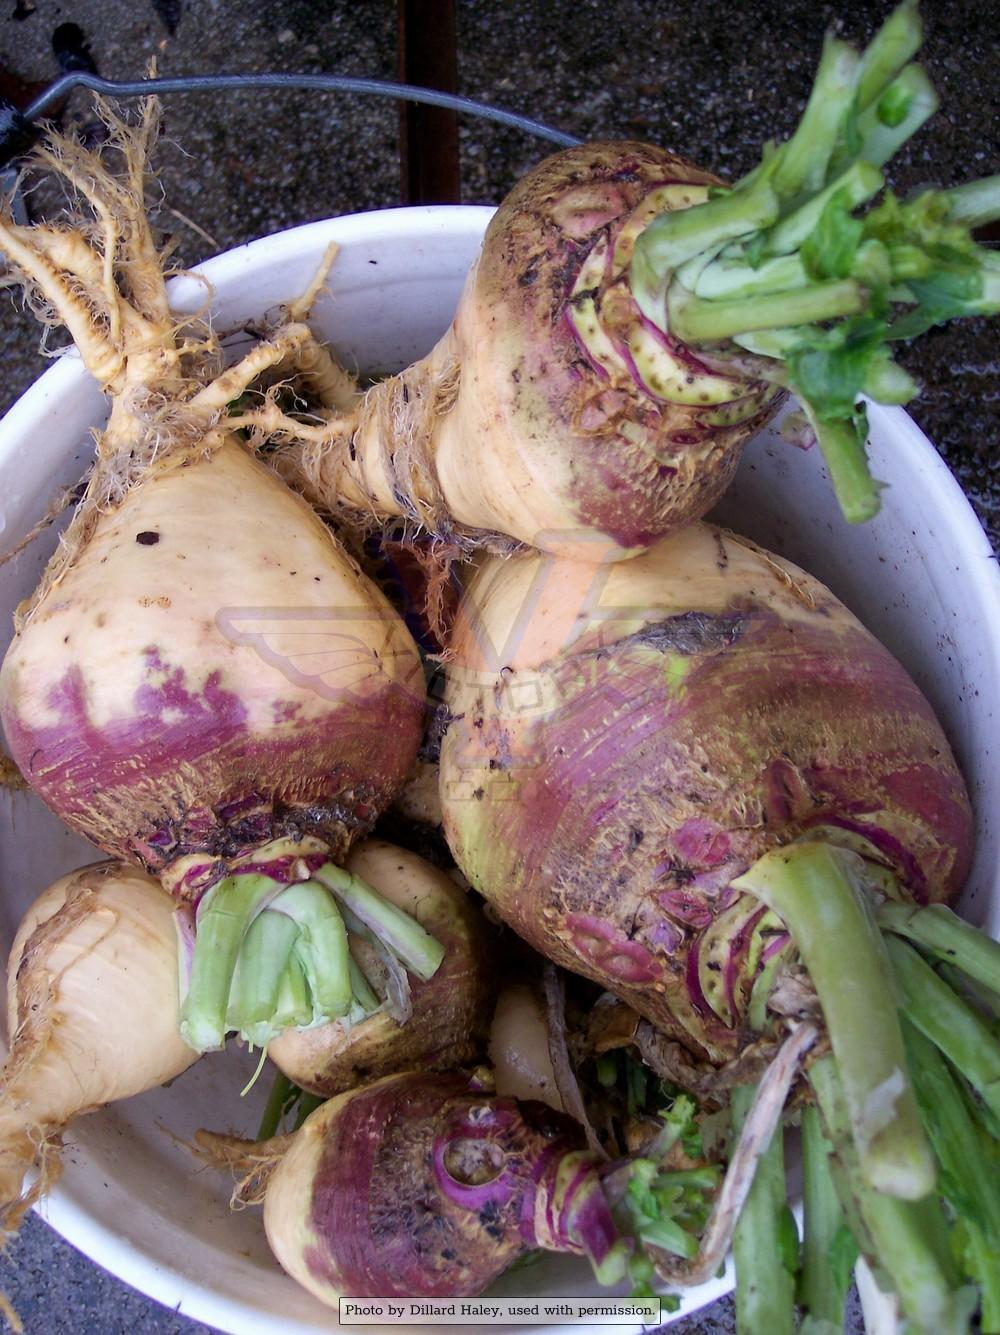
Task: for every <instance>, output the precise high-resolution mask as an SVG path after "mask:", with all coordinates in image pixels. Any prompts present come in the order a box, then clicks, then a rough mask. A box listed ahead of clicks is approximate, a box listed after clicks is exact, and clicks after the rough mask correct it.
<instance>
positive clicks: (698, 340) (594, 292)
mask: <svg viewBox="0 0 1000 1335" xmlns="http://www.w3.org/2000/svg"><path fill="white" fill-rule="evenodd" d="M920 41H921V27H920V21H919V18H918V15H917V11H916V6H915V4H913V3H912V2H911V0H904V3H903V4H902V5H900V6H899V8H898V9H896V10H895V11H894V12H893V13H892V14H891V15H890V17H889V18H888V19H887V21H886V23H885V24H884V25H883V27H882V28H881V29H880V31H879V32H878V33H877V34H876V36H875V37H874V39H873V40H872V42H871V44H870V45H869V47H868V48H867V49H866V50H865V51H864V52H863V53H858V52H856V51H854V50H853V48H851V47H850V46H849V45H848V44H847V43H846V42H844V41H841V40H839V39H836V38H834V37H832V36H828V37H827V39H826V42H825V44H824V47H823V53H822V57H821V60H820V64H819V69H818V72H817V76H816V81H815V86H814V88H813V92H812V94H811V97H810V100H809V103H808V105H807V107H806V109H805V111H804V113H803V116H802V119H801V122H800V124H799V127H798V129H797V130H796V132H795V133H794V135H793V136H792V137H791V139H789V140H788V141H787V142H786V143H784V144H782V145H780V146H778V147H775V146H774V145H773V144H771V145H768V146H767V147H766V148H765V150H764V154H763V158H762V161H761V163H760V165H759V166H758V167H757V168H756V169H755V170H754V171H752V172H751V173H750V174H749V175H748V176H747V177H746V178H744V179H743V180H742V181H740V182H738V183H737V184H736V185H734V186H733V187H731V188H730V187H725V186H722V185H721V183H720V182H719V181H718V178H717V177H715V176H713V175H712V174H711V173H709V172H707V171H704V170H702V169H701V168H699V167H695V166H693V165H692V164H690V163H688V162H685V161H684V160H683V159H682V158H679V157H677V156H676V155H674V154H672V153H669V152H666V151H664V150H661V149H658V148H654V147H651V146H649V145H644V144H638V143H598V144H587V145H584V146H582V147H579V148H572V149H569V150H567V151H565V152H563V153H559V154H556V155H555V156H553V157H551V158H548V159H546V160H545V161H544V162H542V163H541V164H540V165H539V166H538V167H537V168H535V169H534V170H533V171H532V172H530V173H528V175H527V176H526V177H525V178H524V179H523V180H522V181H521V182H520V183H519V184H518V185H517V186H516V187H515V189H514V190H513V192H512V193H511V194H510V195H509V196H508V198H507V199H506V200H505V201H504V203H503V205H502V206H501V208H500V210H499V212H498V213H497V215H496V217H495V218H494V219H493V221H492V222H491V224H490V226H489V228H488V230H487V233H486V237H485V240H484V244H483V249H482V253H481V255H480V257H479V259H478V262H477V264H476V265H475V267H474V269H473V271H472V273H471V274H470V276H469V280H468V283H467V286H466V288H465V292H464V294H463V296H462V299H461V302H460V305H459V308H458V312H457V314H456V317H455V320H454V322H453V324H452V326H451V328H450V329H449V331H448V332H447V334H446V335H445V336H444V337H443V339H442V340H441V341H440V342H439V343H438V345H437V346H436V347H435V348H434V349H433V351H432V352H431V353H430V354H429V355H428V356H427V357H426V358H425V359H424V360H423V361H421V362H418V363H416V364H415V365H413V366H411V367H410V368H409V369H407V370H406V371H404V372H403V373H402V374H401V375H398V376H395V377H393V378H391V379H389V380H387V381H385V382H384V383H382V384H381V385H379V386H377V387H376V388H375V389H374V390H372V391H371V392H370V393H368V394H366V395H365V396H364V398H361V399H359V400H358V403H357V406H356V408H355V410H354V411H353V412H351V413H347V414H339V415H338V414H334V415H333V419H332V421H331V424H330V426H329V427H315V426H314V427H309V426H308V425H305V426H300V427H298V428H297V427H296V424H295V422H293V421H289V420H288V419H286V420H285V421H284V423H281V422H280V421H277V420H276V418H275V414H274V413H273V412H271V413H269V414H268V413H264V414H262V416H261V421H262V422H265V423H270V424H271V425H272V426H281V425H283V426H284V428H285V430H286V433H287V434H288V435H289V437H291V438H292V439H293V440H294V439H295V438H296V437H297V439H298V440H299V442H300V444H299V446H293V447H292V448H291V449H290V450H289V452H288V453H287V454H286V457H285V468H286V470H287V475H288V476H289V477H291V478H294V479H295V480H296V482H297V485H299V486H301V487H302V488H303V489H304V491H305V492H306V494H307V495H309V496H310V497H312V498H313V499H315V500H318V501H320V502H321V503H322V504H324V505H326V506H328V507H331V508H334V509H336V508H341V509H343V508H345V507H346V508H348V509H353V510H354V511H355V513H356V514H357V515H360V516H362V517H364V516H371V515H376V516H379V517H383V518H384V517H398V518H402V519H403V520H404V521H406V524H407V525H409V526H411V527H412V528H413V529H415V530H417V529H421V530H422V529H426V530H427V531H429V532H430V533H431V534H432V535H434V537H435V538H437V539H445V540H447V541H449V542H450V543H452V544H453V545H454V546H456V547H457V548H458V549H460V550H461V549H463V548H468V547H469V546H470V545H476V544H479V543H482V542H484V541H485V542H487V543H492V544H493V545H494V546H495V545H496V544H497V541H498V539H500V538H501V537H502V535H507V536H508V537H511V538H516V539H518V540H520V541H522V542H527V543H530V544H532V545H534V546H536V547H539V548H542V549H544V550H547V551H554V552H560V553H561V554H563V555H575V556H577V557H579V558H581V559H589V557H588V553H589V554H590V557H593V559H600V558H605V557H606V558H608V559H616V558H621V557H625V556H629V555H631V554H634V553H635V552H637V551H640V550H642V549H644V548H647V547H648V546H650V545H651V544H652V543H654V542H655V541H656V540H657V539H659V538H661V537H663V536H665V535H666V534H668V533H670V532H673V531H675V530H676V529H678V528H679V527H681V526H682V525H684V524H686V523H688V522H690V521H691V520H693V519H696V518H698V517H699V516H701V515H703V514H704V513H705V512H706V511H707V510H708V509H709V508H710V507H711V505H712V504H713V503H714V502H715V501H716V500H717V499H718V497H719V495H720V494H721V492H722V491H723V490H724V489H725V487H726V486H727V484H728V482H729V480H730V479H731V477H732V475H733V471H734V469H735V467H736V464H737V461H738V458H739V454H740V451H741V449H742V447H743V445H744V443H745V442H746V441H747V440H749V439H750V438H751V437H752V436H753V435H754V434H755V433H756V432H757V431H758V430H759V429H760V427H761V426H762V425H763V424H764V423H765V422H766V421H767V420H768V419H769V418H770V417H771V416H772V415H773V413H774V412H775V410H776V409H777V408H778V406H779V404H780V402H781V399H782V397H783V394H784V393H785V392H786V391H787V390H789V389H791V390H793V391H794V392H795V393H796V394H797V395H798V397H799V399H800V401H801V403H802V406H803V409H804V411H805V414H806V417H807V419H808V421H807V422H803V423H802V424H801V428H802V429H801V431H800V434H801V435H803V437H805V438H808V439H810V440H812V439H814V438H818V439H819V443H820V446H821V448H822V450H823V452H824V455H825V457H826V462H827V464H828V467H829V472H830V476H831V480H832V482H833V485H834V488H835V490H836V492H837V496H838V498H839V500H840V503H841V505H842V507H843V509H844V513H845V515H846V516H847V517H848V519H851V520H861V519H866V518H868V517H870V516H871V515H872V514H873V513H874V512H875V511H876V510H877V509H878V504H879V502H878V487H877V484H876V483H875V482H873V480H872V478H871V476H870V474H869V472H868V467H867V463H866V459H865V440H866V434H867V430H866V423H865V413H864V408H863V406H862V405H861V402H860V395H861V393H862V392H863V393H865V394H866V395H868V396H869V397H871V398H875V399H877V400H880V401H882V402H886V403H904V402H907V401H908V400H909V399H910V398H912V397H913V396H914V395H915V394H916V392H917V386H916V384H915V382H914V381H913V380H912V379H911V378H910V376H909V375H908V374H907V373H906V372H905V371H904V370H903V369H902V368H901V367H899V366H898V365H896V363H894V362H893V360H892V358H891V355H890V351H889V348H890V341H891V340H898V339H900V338H907V337H912V336H914V335H916V334H919V333H920V332H922V331H923V330H925V329H926V328H928V327H929V326H931V325H933V324H936V323H939V322H941V321H943V320H945V319H949V318H952V317H955V316H960V315H967V314H977V313H984V312H987V313H990V312H995V311H997V310H998V309H1000V276H998V272H997V265H996V263H995V256H993V255H991V253H990V252H989V251H988V250H987V249H986V248H985V247H981V246H978V245H976V244H975V242H974V241H973V240H972V238H971V235H970V232H969V227H970V226H972V225H976V224H978V223H981V222H983V221H986V220H989V219H990V218H995V217H996V216H998V214H1000V184H998V180H997V178H994V179H992V180H991V181H986V182H977V183H973V184H972V185H970V186H967V187H963V188H961V189H959V190H955V191H933V190H932V191H927V192H925V193H923V194H921V195H920V196H919V197H918V198H916V199H911V200H907V201H906V202H905V203H902V202H900V201H899V200H897V199H896V198H895V196H893V195H892V194H891V192H886V193H885V195H884V196H883V197H882V200H881V202H880V203H878V204H877V205H876V206H875V207H873V208H870V209H869V210H868V212H866V213H865V214H864V215H863V216H859V215H858V213H857V211H858V210H859V209H860V208H862V207H865V206H867V205H868V204H869V203H870V202H871V201H872V200H874V199H875V197H876V196H878V195H879V192H880V191H881V190H882V187H883V185H884V183H885V178H884V175H883V172H882V170H881V169H882V167H883V166H884V165H885V163H886V162H887V161H888V160H889V158H891V157H892V155H893V154H894V153H895V152H896V150H897V149H898V148H899V147H900V146H901V145H902V144H903V143H905V142H906V140H907V139H908V138H909V137H910V136H911V135H912V134H914V133H915V131H916V130H917V129H919V127H920V126H921V125H922V124H923V122H924V120H926V118H927V117H928V116H929V115H930V114H931V112H932V111H933V110H934V108H935V106H936V97H935V94H934V92H933V89H932V88H931V86H930V83H929V81H928V79H927V76H926V75H925V74H924V72H923V70H922V69H921V68H920V66H918V65H916V64H913V63H910V62H911V57H912V56H913V55H914V53H915V52H916V50H917V49H918V47H919V45H920Z"/></svg>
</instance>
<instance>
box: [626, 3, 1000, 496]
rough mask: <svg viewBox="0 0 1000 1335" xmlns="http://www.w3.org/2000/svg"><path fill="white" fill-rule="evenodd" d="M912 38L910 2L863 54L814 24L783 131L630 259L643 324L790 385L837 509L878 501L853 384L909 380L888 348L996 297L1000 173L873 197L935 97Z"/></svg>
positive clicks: (906, 384)
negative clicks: (791, 124)
mask: <svg viewBox="0 0 1000 1335" xmlns="http://www.w3.org/2000/svg"><path fill="white" fill-rule="evenodd" d="M921 40H922V27H921V23H920V17H919V14H918V12H917V6H916V3H915V0H904V2H903V3H902V4H901V5H899V6H898V8H897V9H896V10H894V11H893V13H892V14H891V15H890V16H889V18H888V19H887V20H886V22H885V23H884V24H883V26H882V28H881V29H880V30H879V32H878V33H876V35H875V37H874V38H873V39H872V41H871V43H870V44H869V46H868V47H867V49H866V50H865V51H864V52H862V53H858V52H857V51H855V50H854V49H853V48H852V47H850V46H849V45H848V44H847V43H846V42H843V41H840V40H838V39H836V38H833V37H830V36H828V37H827V39H826V42H825V44H824V48H823V54H822V58H821V60H820V64H819V68H818V70H817V74H816V80H815V84H814V87H813V91H812V95H811V96H810V99H809V102H808V104H807V106H806V109H805V111H804V113H803V116H802V119H801V122H800V124H799V126H798V128H797V130H796V131H795V133H794V134H793V135H792V137H791V138H790V139H789V140H787V142H785V143H783V144H781V145H780V146H775V145H774V144H768V145H767V146H766V147H765V150H764V154H763V158H762V161H761V163H760V165H759V166H758V167H756V168H755V169H754V171H752V172H751V173H750V174H749V176H747V177H745V178H744V179H743V180H742V181H740V182H738V183H737V185H735V186H734V187H732V188H731V189H729V188H726V187H719V188H717V189H715V190H713V191H711V192H710V195H709V198H708V200H707V201H706V202H705V203H703V204H698V205H694V206H693V207H691V208H689V209H685V210H681V211H674V212H670V213H663V214H661V215H660V216H658V217H657V218H655V219H654V220H653V222H652V223H650V225H649V226H648V227H647V228H646V229H645V231H643V232H642V234H641V235H640V237H639V238H638V240H637V242H636V246H635V251H634V258H633V261H632V267H631V271H630V284H631V287H632V293H633V296H634V297H635V300H636V302H637V303H638V305H639V307H640V309H641V310H642V311H643V313H644V314H645V315H646V317H647V318H648V319H650V320H652V321H653V322H654V323H655V324H657V325H659V326H660V327H661V328H662V329H664V330H665V331H669V332H670V333H671V334H672V335H673V336H674V337H676V338H679V339H682V340H683V341H685V342H687V343H689V344H692V345H695V346H698V345H715V347H716V349H717V350H718V351H724V350H725V348H726V346H727V345H728V346H729V347H732V348H733V349H734V351H735V349H736V348H739V349H742V350H744V351H749V352H750V353H752V354H754V355H755V356H756V357H757V358H758V359H759V366H758V368H757V369H758V373H759V376H760V378H761V379H765V380H772V381H773V382H775V383H776V384H780V385H783V386H786V387H788V388H790V389H792V390H794V392H795V393H796V394H797V395H798V398H799V400H800V402H801V404H802V407H803V410H804V412H805V414H806V416H807V418H808V420H809V423H810V426H811V428H812V431H813V433H814V434H815V436H816V438H817V440H818V442H819V445H820V447H821V449H822V451H823V454H824V458H825V460H826V463H827V466H828V469H829V473H830V479H831V482H832V483H833V487H834V491H835V493H836V495H837V498H838V501H839V502H840V506H841V509H842V510H843V513H844V515H845V517H846V518H847V519H848V520H850V521H851V522H860V521H863V520H866V519H869V518H871V517H872V516H873V515H874V514H875V513H876V512H877V511H878V509H879V483H877V482H876V481H875V480H874V479H873V478H872V476H871V473H870V471H869V468H868V463H867V459H866V453H865V446H866V441H867V436H868V422H867V416H866V413H865V409H864V406H863V402H862V395H864V396H867V397H869V398H872V399H876V400H878V401H880V402H883V403H906V402H908V401H909V400H910V399H911V398H913V397H914V395H915V394H917V393H918V392H919V387H918V386H917V385H916V383H915V382H914V381H913V380H912V379H911V378H910V376H909V375H908V374H907V373H906V372H905V371H904V370H903V369H902V367H900V366H898V365H897V363H896V362H895V361H894V360H893V358H892V355H891V345H892V343H893V342H895V341H898V340H901V339H910V338H914V337H916V336H917V335H918V334H921V333H923V332H924V331H925V330H926V329H929V328H930V327H931V326H933V325H936V324H940V323H942V322H943V321H945V320H950V319H953V318H955V317H958V316H964V315H980V314H993V313H995V312H997V311H998V310H1000V263H998V260H997V256H996V255H995V253H993V252H991V251H989V250H987V249H986V248H985V247H984V246H980V245H977V243H976V242H975V240H974V239H973V237H972V235H971V231H970V229H971V228H973V227H976V226H980V225H982V224H983V223H986V222H989V221H991V220H993V219H995V218H997V217H1000V177H992V178H989V179H987V180H983V181H974V182H970V183H969V184H967V185H965V186H960V187H958V188H956V189H952V190H935V189H927V190H924V191H923V192H920V193H918V194H916V195H915V196H913V197H912V198H909V199H907V200H900V199H898V198H897V197H896V196H895V195H894V194H892V192H891V191H885V192H884V193H882V195H881V198H880V199H877V197H878V196H879V194H880V192H881V191H882V189H883V185H884V177H883V174H882V171H881V168H882V166H883V165H884V164H885V163H886V162H888V160H889V159H890V158H891V157H892V156H893V155H894V154H895V153H896V152H897V151H898V149H899V148H900V147H901V146H902V145H903V144H904V143H905V142H906V141H907V140H908V139H909V138H910V137H911V135H913V134H914V133H915V132H916V131H917V130H918V129H919V128H920V126H921V125H922V124H923V123H924V121H925V120H926V119H927V118H928V117H929V116H930V115H931V114H932V113H933V112H934V111H935V109H936V107H937V96H936V94H935V92H934V89H933V88H932V87H931V84H930V82H929V80H928V78H927V76H926V74H925V73H924V71H923V69H922V68H921V67H920V66H919V65H917V64H913V63H911V58H912V56H913V55H914V54H915V53H916V51H917V49H918V48H919V46H920V43H921ZM876 200H877V202H873V201H876ZM734 345H735V347H734Z"/></svg>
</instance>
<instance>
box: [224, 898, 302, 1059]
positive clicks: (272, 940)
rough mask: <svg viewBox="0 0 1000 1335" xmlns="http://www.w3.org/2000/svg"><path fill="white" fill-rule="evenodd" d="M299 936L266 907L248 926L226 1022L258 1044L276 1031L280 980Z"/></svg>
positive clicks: (294, 926) (258, 1045)
mask: <svg viewBox="0 0 1000 1335" xmlns="http://www.w3.org/2000/svg"><path fill="white" fill-rule="evenodd" d="M298 935H299V929H298V927H297V925H296V924H295V923H294V922H292V921H291V919H290V918H286V917H285V916H284V915H283V914H281V913H274V912H273V911H272V910H271V909H265V910H264V911H263V912H262V913H258V915H257V917H256V918H254V920H253V922H252V923H251V924H250V926H249V927H248V928H247V931H246V934H245V936H244V937H243V944H242V946H241V947H240V953H239V957H238V959H237V963H236V972H235V974H234V976H233V982H232V986H231V988H230V991H229V1005H228V1007H227V1011H226V1024H227V1026H228V1028H229V1029H234V1030H236V1032H237V1033H238V1034H240V1035H241V1037H243V1038H245V1039H246V1040H247V1041H248V1042H249V1043H252V1044H253V1045H254V1046H255V1047H264V1046H265V1045H266V1044H267V1043H269V1042H270V1040H271V1039H272V1038H274V1037H275V1035H276V1033H280V1030H275V1029H274V1027H273V1024H274V1013H275V1010H276V1009H277V1005H278V994H279V992H280V990H281V979H282V976H283V975H284V972H285V969H286V968H287V967H288V960H289V958H290V956H291V953H292V948H293V946H294V945H295V942H296V939H297V938H298Z"/></svg>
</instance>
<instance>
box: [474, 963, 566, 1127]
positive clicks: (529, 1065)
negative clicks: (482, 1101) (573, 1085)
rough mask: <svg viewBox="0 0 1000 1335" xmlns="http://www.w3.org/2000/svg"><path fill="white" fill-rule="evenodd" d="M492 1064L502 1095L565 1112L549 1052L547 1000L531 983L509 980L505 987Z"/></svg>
mask: <svg viewBox="0 0 1000 1335" xmlns="http://www.w3.org/2000/svg"><path fill="white" fill-rule="evenodd" d="M490 1064H491V1066H492V1067H493V1073H494V1078H495V1080H496V1089H497V1093H498V1094H500V1095H503V1096H504V1097H509V1098H512V1099H537V1100H540V1101H541V1102H542V1103H547V1104H548V1105H549V1107H550V1108H555V1109H556V1111H557V1112H563V1111H564V1108H563V1101H562V1099H561V1098H560V1096H559V1086H558V1084H557V1083H556V1073H555V1071H554V1070H553V1068H552V1058H551V1056H550V1055H549V1034H548V1026H547V1024H546V1019H545V1000H544V998H543V997H542V995H541V992H540V990H539V989H538V988H537V987H535V986H533V985H532V984H531V983H528V982H513V983H507V984H506V986H505V987H503V988H502V989H501V992H500V995H499V997H498V998H497V1005H496V1010H495V1011H494V1012H493V1023H492V1025H491V1027H490Z"/></svg>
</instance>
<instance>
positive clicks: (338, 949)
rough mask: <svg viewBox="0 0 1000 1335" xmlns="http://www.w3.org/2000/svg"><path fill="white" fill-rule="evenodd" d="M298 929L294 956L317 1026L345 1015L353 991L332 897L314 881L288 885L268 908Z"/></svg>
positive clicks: (342, 928) (339, 919)
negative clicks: (308, 992)
mask: <svg viewBox="0 0 1000 1335" xmlns="http://www.w3.org/2000/svg"><path fill="white" fill-rule="evenodd" d="M271 907H272V909H273V911H274V912H275V913H283V914H285V915H286V916H287V917H288V918H289V919H291V920H292V922H294V923H295V924H296V925H297V927H298V929H299V936H298V938H297V943H296V954H297V956H298V958H299V961H300V963H301V964H302V968H303V970H304V972H305V975H306V980H307V981H308V983H309V991H310V993H311V995H312V1003H313V1018H314V1020H315V1021H317V1022H319V1021H322V1020H333V1019H336V1018H337V1017H338V1016H340V1015H346V1014H347V1012H348V1011H349V1010H350V1008H351V1000H352V995H353V994H352V990H351V974H350V965H349V960H350V953H349V951H348V948H347V929H346V928H345V926H344V920H343V918H342V917H341V916H340V913H339V912H338V910H337V905H336V903H335V902H334V899H333V896H332V895H330V894H328V893H327V891H326V890H325V889H324V888H323V886H321V885H318V884H317V883H316V882H315V881H300V882H299V883H298V884H297V885H290V886H289V887H288V889H287V890H284V891H282V893H281V894H280V895H279V896H278V897H277V898H276V899H275V901H274V903H273V905H272V906H271Z"/></svg>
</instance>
